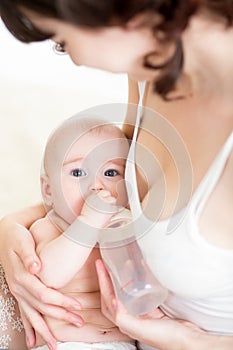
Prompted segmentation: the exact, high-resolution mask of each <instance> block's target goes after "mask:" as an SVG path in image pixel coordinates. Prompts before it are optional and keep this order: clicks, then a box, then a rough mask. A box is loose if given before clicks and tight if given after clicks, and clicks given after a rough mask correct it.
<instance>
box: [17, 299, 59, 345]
mask: <svg viewBox="0 0 233 350" xmlns="http://www.w3.org/2000/svg"><path fill="white" fill-rule="evenodd" d="M22 308H23V310H24V311H22ZM21 314H22V321H23V323H24V324H25V333H26V338H27V345H28V347H29V348H30V347H32V346H34V345H35V339H34V337H35V336H33V329H36V331H37V333H38V334H39V335H40V336H41V338H42V339H43V340H44V341H45V342H46V344H47V346H48V348H49V349H50V350H55V349H56V346H57V342H56V339H55V338H54V336H53V334H52V333H51V331H50V330H49V328H48V326H47V324H46V322H45V321H44V319H43V317H42V316H41V314H40V313H39V312H38V311H36V310H35V309H33V308H31V307H30V306H29V305H28V304H27V303H26V302H25V303H22V304H21Z"/></svg>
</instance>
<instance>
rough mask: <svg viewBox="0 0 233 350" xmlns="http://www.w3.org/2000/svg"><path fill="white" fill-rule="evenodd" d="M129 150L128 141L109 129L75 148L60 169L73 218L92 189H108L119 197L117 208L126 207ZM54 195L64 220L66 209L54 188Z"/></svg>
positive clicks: (84, 138)
mask: <svg viewBox="0 0 233 350" xmlns="http://www.w3.org/2000/svg"><path fill="white" fill-rule="evenodd" d="M128 150H129V146H128V141H127V140H126V139H125V138H122V137H120V136H119V134H117V133H115V132H112V131H111V132H109V130H108V131H105V130H102V131H101V132H100V133H96V132H89V133H87V134H85V135H84V136H82V137H80V138H79V139H78V140H77V141H76V142H75V143H74V144H73V145H72V147H71V148H70V150H69V151H68V153H67V155H66V158H65V161H64V163H63V166H62V169H61V181H60V184H61V188H62V193H63V197H64V199H65V205H66V206H68V207H69V211H70V212H72V214H73V215H74V217H76V216H77V215H79V214H80V212H81V210H82V207H83V204H84V201H85V198H86V197H87V196H88V195H90V194H91V192H92V191H93V190H96V191H99V190H107V191H109V192H110V193H111V195H112V196H113V197H115V198H117V204H118V205H121V206H126V205H127V194H126V189H125V182H124V173H125V163H126V158H127V154H128ZM51 186H52V184H51ZM52 193H53V203H54V209H55V211H57V212H58V213H59V214H60V215H61V216H63V217H64V213H66V212H67V210H64V211H63V210H62V206H61V203H59V204H57V201H56V188H55V187H54V188H52ZM66 215H67V214H66ZM65 219H66V220H67V221H68V222H70V221H72V220H73V218H69V217H66V218H65Z"/></svg>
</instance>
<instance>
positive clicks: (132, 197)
mask: <svg viewBox="0 0 233 350" xmlns="http://www.w3.org/2000/svg"><path fill="white" fill-rule="evenodd" d="M145 88H146V82H145V81H140V82H138V90H139V102H138V106H137V112H136V113H137V115H136V119H135V126H134V133H133V137H132V142H131V146H130V150H129V154H128V157H127V161H126V171H125V173H126V189H127V193H128V198H129V203H130V209H131V212H132V216H133V217H134V218H137V217H139V216H140V215H141V213H142V208H141V204H140V198H139V193H138V186H137V177H136V162H135V148H136V142H137V136H138V130H139V126H140V122H141V119H142V115H143V98H144V94H145Z"/></svg>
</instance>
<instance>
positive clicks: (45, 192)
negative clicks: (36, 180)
mask: <svg viewBox="0 0 233 350" xmlns="http://www.w3.org/2000/svg"><path fill="white" fill-rule="evenodd" d="M40 184H41V193H42V196H43V199H44V202H45V204H46V205H48V206H52V205H53V200H52V193H51V187H50V181H49V177H48V176H47V175H45V174H44V175H41V177H40Z"/></svg>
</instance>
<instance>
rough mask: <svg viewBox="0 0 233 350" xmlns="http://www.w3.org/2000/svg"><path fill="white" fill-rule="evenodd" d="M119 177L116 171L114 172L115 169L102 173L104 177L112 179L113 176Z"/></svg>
mask: <svg viewBox="0 0 233 350" xmlns="http://www.w3.org/2000/svg"><path fill="white" fill-rule="evenodd" d="M117 175H119V173H118V171H117V170H115V169H109V170H106V171H105V172H104V176H111V177H114V176H117Z"/></svg>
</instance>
